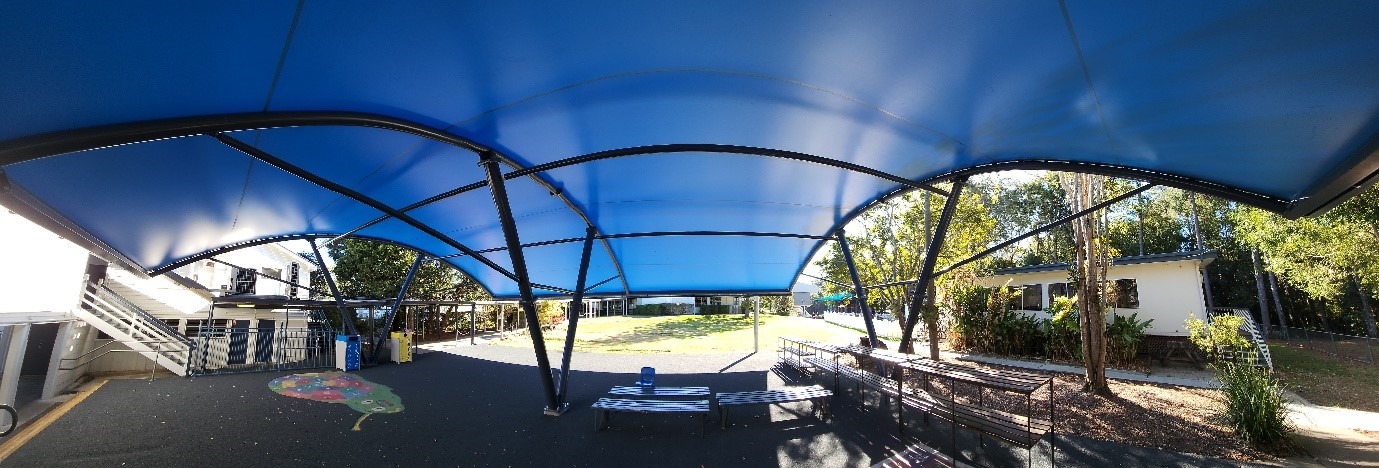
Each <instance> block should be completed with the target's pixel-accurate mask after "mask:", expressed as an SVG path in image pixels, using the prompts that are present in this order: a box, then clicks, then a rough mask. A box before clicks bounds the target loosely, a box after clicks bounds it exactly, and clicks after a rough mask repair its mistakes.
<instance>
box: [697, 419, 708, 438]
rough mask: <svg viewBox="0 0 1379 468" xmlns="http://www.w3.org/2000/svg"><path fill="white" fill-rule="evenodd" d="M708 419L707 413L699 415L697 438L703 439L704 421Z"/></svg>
mask: <svg viewBox="0 0 1379 468" xmlns="http://www.w3.org/2000/svg"><path fill="white" fill-rule="evenodd" d="M708 418H709V413H699V437H704V420H705V419H708Z"/></svg>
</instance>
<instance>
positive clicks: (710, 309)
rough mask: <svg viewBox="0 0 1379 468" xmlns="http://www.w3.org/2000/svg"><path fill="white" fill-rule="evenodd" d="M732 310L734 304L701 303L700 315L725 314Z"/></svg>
mask: <svg viewBox="0 0 1379 468" xmlns="http://www.w3.org/2000/svg"><path fill="white" fill-rule="evenodd" d="M729 312H732V306H728V305H722V304H719V305H701V306H699V315H723V314H727V313H729Z"/></svg>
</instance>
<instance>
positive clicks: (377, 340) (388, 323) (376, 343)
mask: <svg viewBox="0 0 1379 468" xmlns="http://www.w3.org/2000/svg"><path fill="white" fill-rule="evenodd" d="M425 261H426V255H425V254H423V253H421V252H417V259H416V260H414V261H413V262H412V268H410V269H408V270H407V279H404V280H402V288H401V289H398V291H397V299H396V300H394V301H393V307H392V308H391V309H388V315H387V316H385V317H383V324H382V325H383V327H382V328H383V333H379V332H378V329H376V328H375V329H374V331H373V335H374V336H373V352H372V353H370V354H369V362H371V363H374V364H377V363H378V354H379V353H380V352H381V351H383V339H384V338H387V336H388V332H389V331H390V330H392V329H393V317H396V316H397V309H398V308H400V307H402V299H403V298H406V297H407V288H408V287H410V286H411V285H412V279H414V278H416V277H417V270H419V269H421V264H422V262H425ZM370 313H372V312H370Z"/></svg>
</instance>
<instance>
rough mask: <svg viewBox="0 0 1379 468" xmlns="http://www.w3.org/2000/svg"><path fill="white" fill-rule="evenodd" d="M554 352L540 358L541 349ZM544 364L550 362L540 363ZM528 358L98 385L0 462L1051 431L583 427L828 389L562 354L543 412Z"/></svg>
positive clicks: (733, 451) (1091, 444)
mask: <svg viewBox="0 0 1379 468" xmlns="http://www.w3.org/2000/svg"><path fill="white" fill-rule="evenodd" d="M552 351H554V350H552ZM551 359H552V363H553V364H555V365H558V363H559V356H558V355H556V354H555V353H552V355H551ZM534 361H535V358H534V356H533V355H532V354H531V350H530V349H529V348H528V349H523V348H516V347H503V346H491V345H480V346H455V347H449V348H447V349H446V350H445V352H430V353H424V354H419V355H417V356H416V361H415V362H413V363H410V364H385V365H380V366H376V367H371V368H367V369H363V370H361V371H358V372H356V373H355V374H356V375H358V376H359V377H362V378H364V379H367V380H369V381H372V382H376V383H380V384H383V385H387V386H389V387H391V388H392V389H393V391H394V393H396V394H397V395H398V396H400V397H401V400H402V404H403V405H405V407H406V409H405V410H404V411H402V412H400V413H395V414H376V415H372V416H369V417H368V419H366V420H365V421H364V422H363V424H362V430H361V431H357V432H356V431H351V427H353V426H354V423H355V421H356V420H357V419H358V418H359V416H360V413H358V412H356V411H354V410H352V409H350V408H349V407H348V406H346V405H344V404H332V403H325V402H318V401H311V400H304V399H297V398H288V397H285V396H282V395H278V394H276V393H273V392H272V391H270V390H269V389H268V381H270V380H272V379H274V378H276V377H280V376H283V375H287V374H290V373H291V372H275V373H255V374H239V375H223V376H211V377H197V378H161V379H158V380H156V381H147V380H112V381H109V382H107V383H106V384H105V385H103V386H101V387H100V388H99V389H98V390H96V391H95V392H94V393H93V394H91V395H90V396H89V397H88V398H87V399H86V400H84V401H82V402H81V403H80V404H79V405H77V406H75V407H74V408H72V409H71V410H70V411H68V412H67V413H66V414H64V415H63V416H62V417H61V418H60V419H58V420H57V421H56V422H55V423H53V424H52V425H51V426H49V427H48V428H47V429H46V430H45V431H43V432H42V433H40V434H38V435H37V436H35V437H34V438H33V439H32V440H30V441H29V442H28V443H27V444H25V445H24V446H23V447H21V448H19V449H18V450H17V451H16V452H15V453H14V454H13V455H11V456H10V457H9V458H7V459H5V460H4V461H3V462H0V466H3V467H9V466H22V467H29V466H83V467H86V466H121V465H124V466H146V467H173V466H176V467H185V466H196V467H215V466H234V467H244V466H267V465H269V464H273V465H282V464H284V463H288V464H292V465H302V466H318V465H319V466H370V467H379V466H403V465H406V466H543V467H546V466H599V467H610V466H613V467H616V466H649V465H655V466H662V467H679V466H692V467H717V466H735V467H736V466H800V467H847V466H870V465H872V464H873V463H876V462H879V461H881V460H883V459H885V458H886V457H889V456H891V455H892V454H894V453H896V452H899V451H902V450H904V449H905V448H906V447H907V446H908V445H911V444H914V443H916V442H922V443H925V444H927V445H929V446H930V447H933V448H935V449H937V450H939V451H941V452H944V453H947V454H952V453H953V447H956V448H957V449H958V453H957V458H958V460H960V461H962V462H966V463H971V464H974V465H981V466H1024V465H1026V463H1027V461H1026V459H1025V457H1026V454H1027V453H1032V454H1033V457H1034V459H1033V460H1032V464H1033V465H1034V466H1049V458H1048V457H1049V448H1050V447H1049V444H1050V440H1051V439H1050V438H1046V439H1045V440H1044V441H1043V442H1041V444H1040V445H1038V446H1036V447H1035V448H1034V450H1033V451H1031V452H1027V451H1026V450H1025V449H1023V448H1020V447H1015V446H1011V445H1009V444H1005V443H1002V442H1000V441H995V440H991V439H989V438H987V439H985V440H979V438H978V437H977V434H976V433H974V432H972V431H970V430H967V429H960V430H959V431H958V434H957V437H956V438H954V437H953V436H952V435H951V432H950V428H951V427H950V425H949V424H947V423H945V422H943V421H942V420H939V419H933V420H932V421H930V422H928V423H925V422H924V420H923V419H924V418H923V417H922V415H919V414H907V417H906V420H907V423H908V424H907V425H908V428H907V430H906V435H905V436H904V437H901V436H899V435H897V432H898V431H897V426H896V422H895V421H896V420H895V414H894V407H893V406H883V405H882V402H881V400H880V398H879V396H878V395H876V394H874V393H871V392H866V391H863V392H860V393H858V392H855V391H853V390H851V389H849V388H847V386H844V390H843V391H842V392H840V394H839V395H837V396H835V398H834V402H833V405H832V406H833V417H832V418H831V419H830V420H829V421H820V420H819V419H817V418H816V417H814V416H812V415H811V414H810V406H809V403H807V402H800V403H788V404H783V405H771V406H750V407H745V408H740V409H738V408H735V409H734V410H733V413H732V415H731V418H730V422H731V423H732V425H731V426H729V427H728V428H727V429H720V428H719V425H718V421H717V416H716V413H715V414H713V415H711V416H710V417H709V418H708V421H707V423H706V425H705V434H704V435H703V436H702V437H700V436H698V435H697V432H698V428H699V423H698V421H697V419H696V418H693V417H690V416H686V415H665V414H627V413H615V414H614V415H613V416H612V418H611V420H610V423H611V427H609V428H608V429H605V430H603V431H599V432H595V430H594V411H593V410H592V409H591V408H590V405H591V404H592V403H593V402H594V401H595V400H597V399H598V398H599V397H601V396H603V395H604V393H605V392H607V391H608V389H609V388H611V387H613V386H616V385H628V384H631V383H632V382H634V381H635V380H637V373H638V371H639V370H640V369H641V367H642V366H652V367H656V369H657V384H658V385H661V386H708V387H710V388H711V389H712V391H714V392H730V391H749V390H761V389H766V388H778V387H782V386H787V385H806V384H814V383H819V384H824V385H825V386H828V385H831V384H832V378H831V376H827V375H824V376H807V375H803V374H800V373H798V372H796V371H794V370H789V369H780V368H776V367H775V366H774V364H775V361H776V356H775V355H774V353H772V352H762V353H757V354H750V353H747V352H743V353H738V354H724V355H677V354H665V355H644V354H638V355H633V354H595V353H587V354H576V355H575V359H574V367H575V371H573V372H572V375H571V377H570V398H569V401H570V410H569V411H568V412H567V413H565V414H564V415H562V416H559V417H549V416H544V415H542V411H541V409H542V407H543V406H544V402H545V397H544V392H543V390H542V389H541V387H540V385H539V384H538V378H537V377H538V375H539V374H538V371H537V370H536V368H535V365H534ZM1052 440H1053V441H1055V442H1056V445H1057V452H1056V453H1057V459H1056V462H1057V463H1056V465H1058V466H1115V465H1131V466H1145V465H1147V466H1235V465H1234V463H1230V462H1225V461H1220V460H1214V459H1210V458H1205V457H1200V456H1195V455H1187V454H1179V453H1173V452H1165V451H1161V450H1155V449H1147V448H1138V447H1130V446H1125V445H1120V444H1115V443H1109V442H1101V441H1093V440H1088V439H1083V438H1078V437H1067V436H1055V437H1053V438H1052Z"/></svg>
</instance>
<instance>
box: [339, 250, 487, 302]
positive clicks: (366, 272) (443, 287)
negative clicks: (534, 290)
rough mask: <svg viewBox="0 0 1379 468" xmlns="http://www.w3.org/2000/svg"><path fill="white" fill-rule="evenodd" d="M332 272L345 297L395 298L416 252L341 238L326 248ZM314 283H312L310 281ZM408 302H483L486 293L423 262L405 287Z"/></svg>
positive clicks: (445, 269)
mask: <svg viewBox="0 0 1379 468" xmlns="http://www.w3.org/2000/svg"><path fill="white" fill-rule="evenodd" d="M328 250H329V254H330V256H331V258H333V259H334V260H335V267H334V268H333V269H332V272H333V273H334V274H335V281H336V283H337V285H338V286H339V288H340V294H342V295H344V296H345V297H363V298H369V299H391V298H395V297H397V292H398V290H400V289H401V288H402V282H403V281H404V280H405V279H406V278H407V270H408V269H409V268H411V266H412V262H413V260H415V259H416V252H414V251H411V250H408V249H405V248H402V247H399V246H396V245H392V244H385V243H382V242H374V241H370V240H361V239H345V240H343V241H340V242H336V243H333V244H331V245H330V247H329V248H328ZM313 283H314V282H313ZM407 297H408V298H409V299H421V300H483V299H487V298H488V294H487V293H485V292H484V291H483V289H482V288H480V287H479V285H478V283H476V282H474V280H472V279H470V278H469V277H468V276H464V275H461V274H460V273H459V271H457V270H455V269H454V268H451V267H450V266H449V265H448V264H446V263H444V262H424V263H422V266H421V268H420V269H419V270H417V275H416V278H415V279H413V280H412V284H411V286H410V287H408V288H407Z"/></svg>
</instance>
